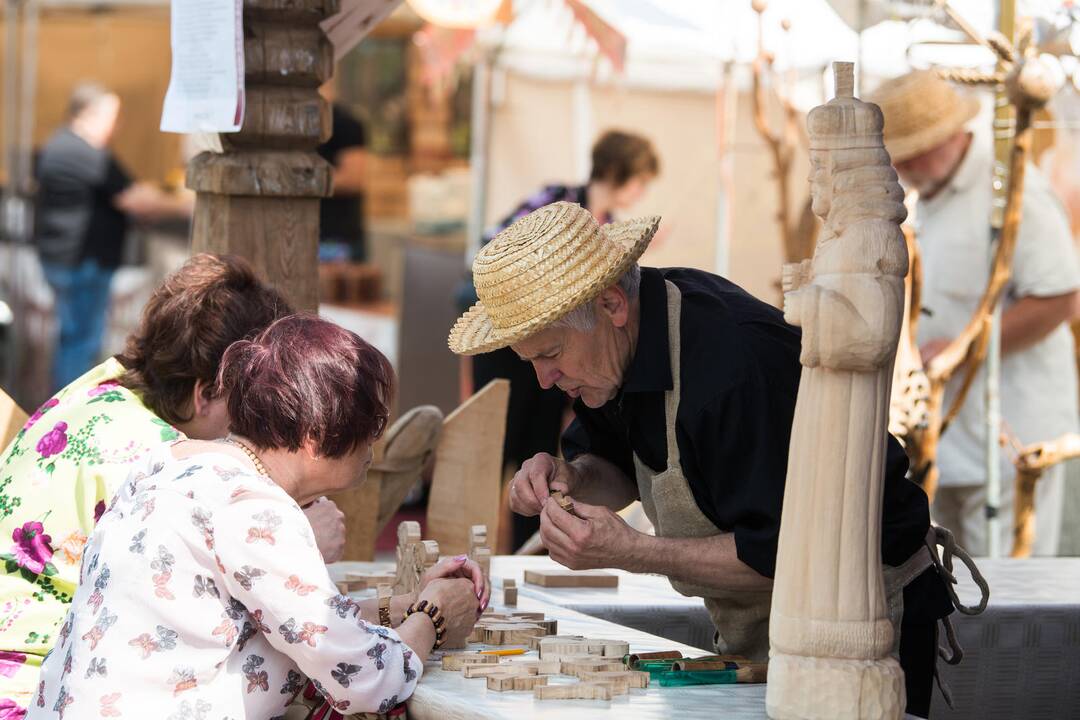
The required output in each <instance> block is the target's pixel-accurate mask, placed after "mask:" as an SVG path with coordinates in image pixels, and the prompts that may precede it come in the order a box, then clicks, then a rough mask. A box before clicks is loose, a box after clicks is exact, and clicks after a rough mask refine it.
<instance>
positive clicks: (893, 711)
mask: <svg viewBox="0 0 1080 720" xmlns="http://www.w3.org/2000/svg"><path fill="white" fill-rule="evenodd" d="M833 67H834V72H835V76H836V97H835V98H834V99H833V100H831V101H830V102H829V103H827V104H826V105H823V106H819V107H817V108H814V109H813V110H811V111H810V113H809V115H808V117H807V128H808V130H809V137H810V163H811V174H810V192H811V197H812V199H813V209H814V212H815V213H816V214H817V215H818V216H820V217H821V218H822V219H823V220H824V227H823V229H822V232H821V237H820V239H819V241H818V244H817V247H816V249H815V250H814V255H813V258H812V259H810V260H807V261H803V262H802V263H799V264H796V265H787V266H785V268H784V293H785V294H784V317H785V319H786V320H787V321H788V322H790V323H792V324H793V325H798V326H800V327H801V328H802V354H801V357H800V362H801V363H802V365H803V370H802V378H801V380H800V383H799V394H798V400H797V402H796V406H795V418H794V421H793V424H792V431H791V443H790V450H789V458H788V476H787V485H786V490H785V493H784V508H783V513H782V521H781V526H780V539H779V549H778V553H777V560H776V576H775V581H774V585H773V595H772V613H771V616H770V623H769V640H770V645H771V651H770V657H771V661H770V666H771V667H770V678H769V684H768V690H767V694H766V709H767V712H768V714H769V717H771V718H774V719H776V720H781V719H784V720H786V719H788V718H798V719H804V718H822V719H825V718H828V719H829V720H845V719H848V718H850V719H856V718H859V719H862V718H900V717H901V716H902V714H903V709H904V704H905V694H904V673H903V671H902V670H901V669H900V664H899V663H898V662H897V661H896V659H895V658H894V657H892V656H891V654H890V653H891V652H892V651H893V647H894V639H895V630H894V628H893V625H892V623H891V622H890V620H889V617H888V609H887V607H886V595H885V585H884V579H883V574H882V564H881V504H882V492H883V488H884V485H883V483H884V476H885V448H886V441H887V426H888V415H889V395H890V390H891V383H892V368H893V359H894V356H895V353H896V346H897V341H898V339H899V336H900V326H901V321H902V319H903V317H902V316H903V311H904V275H905V274H906V272H907V269H908V258H907V249H906V246H905V243H904V236H903V233H902V232H901V230H900V223H901V222H903V220H904V218H905V217H906V214H907V213H906V210H905V209H904V205H903V200H904V194H903V191H902V190H901V188H900V185H899V183H898V182H897V179H896V173H895V171H894V170H893V169H892V167H891V163H890V159H889V154H888V153H887V152H886V151H885V148H884V145H883V143H882V137H881V132H882V127H883V124H884V123H883V119H882V114H881V111H880V110H879V109H878V107H877V106H876V105H872V104H869V103H864V102H861V101H859V100H856V99H855V97H854V66H853V65H852V64H851V63H835V64H834V66H833Z"/></svg>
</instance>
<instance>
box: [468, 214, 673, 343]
mask: <svg viewBox="0 0 1080 720" xmlns="http://www.w3.org/2000/svg"><path fill="white" fill-rule="evenodd" d="M659 226H660V217H659V216H653V217H644V218H635V219H633V220H626V221H623V222H614V223H610V224H608V225H604V226H603V227H602V228H601V232H603V233H604V235H605V236H606V237H607V238H608V240H609V241H611V242H613V243H614V244H615V245H616V246H617V247H620V248H622V252H621V253H617V254H616V253H613V254H612V255H610V256H609V259H608V260H607V262H606V263H605V264H604V265H603V266H601V267H598V268H597V272H596V274H595V275H594V276H593V277H592V278H590V279H589V280H588V281H586V282H582V283H580V284H579V286H578V287H577V288H575V289H574V291H573V292H571V293H568V294H567V295H566V296H565V297H563V298H560V299H559V300H558V302H556V303H554V304H553V305H552V306H551V307H550V308H548V309H547V310H545V311H544V312H543V313H541V314H540V315H538V316H536V317H533V318H530V319H529V320H528V321H526V322H523V323H519V324H518V325H516V326H514V327H510V328H505V329H499V328H496V327H495V326H494V324H492V322H491V317H490V315H488V311H487V308H485V307H484V303H483V302H478V303H476V304H475V305H473V306H472V307H471V308H469V309H468V310H467V311H466V312H465V314H464V315H462V316H461V317H460V318H458V321H457V322H456V323H454V327H453V328H452V329H451V330H450V337H449V339H448V340H447V344H448V345H449V346H450V350H451V351H453V352H454V353H456V354H458V355H479V354H481V353H487V352H492V351H493V350H499V349H501V348H504V347H509V346H511V345H514V344H516V343H519V342H521V341H522V340H524V339H526V338H527V337H529V336H531V335H534V334H536V333H538V332H540V331H541V330H543V329H544V328H546V327H548V326H549V325H551V323H553V322H555V321H556V320H558V319H559V318H562V317H564V316H566V315H567V314H568V313H570V311H572V310H573V309H574V308H577V307H579V306H581V305H584V304H585V303H587V302H589V301H590V300H593V299H594V298H596V296H598V295H599V294H600V293H601V292H603V291H604V289H605V288H608V287H611V286H612V285H614V284H615V282H617V281H618V279H619V278H620V277H622V276H623V274H624V273H625V272H626V271H627V270H629V269H630V267H631V266H632V265H633V264H634V263H635V262H637V260H638V258H640V257H641V256H642V254H643V253H644V252H645V250H646V248H648V247H649V242H650V241H651V240H652V239H653V236H654V235H655V234H656V230H657V228H658V227H659Z"/></svg>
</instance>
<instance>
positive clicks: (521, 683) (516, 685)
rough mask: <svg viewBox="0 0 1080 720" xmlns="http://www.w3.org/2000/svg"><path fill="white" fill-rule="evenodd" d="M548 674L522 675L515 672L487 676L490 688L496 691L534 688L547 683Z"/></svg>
mask: <svg viewBox="0 0 1080 720" xmlns="http://www.w3.org/2000/svg"><path fill="white" fill-rule="evenodd" d="M547 681H548V678H547V675H520V674H515V673H503V674H498V675H488V676H487V688H488V690H494V691H495V692H509V691H523V690H532V689H533V688H535V687H538V686H541V685H547Z"/></svg>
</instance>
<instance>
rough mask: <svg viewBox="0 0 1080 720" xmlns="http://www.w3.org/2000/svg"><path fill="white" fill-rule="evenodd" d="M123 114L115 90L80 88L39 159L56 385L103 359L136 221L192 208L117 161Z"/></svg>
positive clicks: (39, 223) (40, 224)
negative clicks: (112, 294)
mask: <svg viewBox="0 0 1080 720" xmlns="http://www.w3.org/2000/svg"><path fill="white" fill-rule="evenodd" d="M119 114H120V98H119V96H117V95H116V94H115V93H113V92H110V91H109V90H107V89H105V88H103V87H101V86H100V85H97V84H94V83H83V84H80V85H78V86H77V87H76V88H75V90H74V91H73V92H72V94H71V100H70V101H69V104H68V122H67V124H66V125H64V126H63V127H62V128H60V129H59V130H57V131H56V132H55V133H54V134H53V136H52V137H51V138H49V140H48V142H46V144H45V146H44V147H43V148H42V150H41V152H40V154H39V156H38V163H37V183H38V196H37V220H36V223H35V239H36V243H37V250H38V256H39V258H40V259H41V266H42V269H43V270H44V273H45V279H46V281H47V282H48V283H49V285H50V286H51V287H52V290H53V294H54V296H55V307H56V317H57V321H58V323H59V326H60V334H59V340H58V342H57V347H56V351H55V353H54V357H53V368H52V386H53V388H52V389H53V390H58V389H59V388H62V387H64V386H65V385H67V384H68V383H70V382H71V381H72V380H74V379H75V378H77V377H79V376H80V375H81V374H82V373H84V372H85V371H86V370H89V369H90V368H91V367H93V366H94V365H95V364H97V360H98V356H99V355H100V354H101V343H102V338H103V337H104V334H105V318H106V314H107V312H108V307H109V287H110V283H111V281H112V276H113V273H114V272H115V270H116V268H117V267H119V265H120V264H121V260H122V257H123V250H124V239H125V236H126V235H127V230H128V223H129V220H130V218H132V217H134V218H138V219H155V218H159V217H167V216H183V215H190V213H191V199H190V198H189V197H177V198H173V197H170V196H168V195H166V194H165V193H164V192H162V191H160V190H159V189H157V188H156V187H155V186H153V185H151V184H149V183H142V182H139V183H136V182H133V181H132V179H131V177H130V176H129V174H128V173H127V171H126V170H125V169H124V168H123V166H121V165H120V163H119V162H118V161H117V159H116V157H115V156H114V155H113V153H112V151H111V150H110V149H109V142H110V140H111V139H112V136H113V132H114V131H115V129H116V122H117V119H118V117H119Z"/></svg>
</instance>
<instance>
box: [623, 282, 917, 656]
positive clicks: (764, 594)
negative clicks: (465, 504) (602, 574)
mask: <svg viewBox="0 0 1080 720" xmlns="http://www.w3.org/2000/svg"><path fill="white" fill-rule="evenodd" d="M666 284H667V296H668V346H669V351H670V358H671V378H672V389H671V390H669V391H667V392H666V393H665V396H664V407H665V415H666V418H665V420H666V422H665V425H666V435H667V468H666V469H665V470H664V471H663V472H660V473H655V472H653V470H652V468H650V467H649V466H648V465H646V464H645V463H643V462H642V461H641V459H640V458H639V457H638V456H637V453H635V454H634V467H635V468H636V470H637V486H638V492H639V493H640V494H641V505H642V507H643V508H644V509H645V514H646V515H647V516H648V518H649V520H650V521H651V522H652V524H653V526H654V527H655V528H656V535H657V537H670V538H697V537H710V536H713V535H720V534H721V533H723V532H724V531H723V530H720V529H719V528H717V527H716V526H715V525H713V523H712V521H710V520H709V519H708V518H707V517H705V515H704V514H703V513H702V512H701V509H700V508H698V504H697V501H696V500H694V494H693V491H691V490H690V485H689V483H688V482H687V480H686V475H684V474H683V470H682V465H681V464H680V459H679V444H678V441H677V438H676V435H675V421H676V418H677V417H678V414H679V392H680V390H681V387H682V381H681V380H682V379H681V377H680V376H681V369H680V356H681V352H680V350H681V336H680V332H679V330H680V328H679V326H680V320H681V310H682V294H681V293H680V292H679V289H678V288H677V287H675V285H674V284H672V283H671V282H666ZM778 452H787V449H786V448H783V449H780V448H778ZM931 532H933V528H931ZM932 564H933V559H932V556H931V553H930V549H929V547H927V546H926V545H924V546H923V547H921V548H920V549H919V550H918V551H917V552H916V553H915V554H914V555H912V556H911V558H910V559H909V560H908V561H907V562H905V563H904V564H903V565H901V566H899V567H896V568H893V567H889V566H886V567H885V590H886V596H887V598H888V603H889V619H890V620H891V621H892V624H893V629H894V630H895V633H894V642H893V655H895V656H898V655H899V647H900V618H901V616H902V615H903V613H904V605H903V589H904V586H906V585H907V584H908V583H909V582H911V581H912V580H914V579H915V578H916V577H918V576H919V575H920V574H922V572H923V571H924V570H926V569H927V568H928V567H930V566H931V565H932ZM671 586H672V587H673V588H675V589H676V590H677V591H678V592H680V593H682V594H683V595H687V596H694V597H701V598H704V599H705V607H706V609H707V610H708V611H709V615H710V616H711V617H712V621H713V625H714V626H715V627H716V638H715V643H716V652H718V653H720V654H731V655H742V656H744V657H747V658H750V659H751V660H758V661H764V660H766V659H767V658H768V655H769V610H770V607H771V604H772V591H771V590H768V591H756V592H750V591H721V590H717V589H716V588H707V587H702V586H698V585H693V584H691V583H685V582H680V581H678V580H671Z"/></svg>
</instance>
